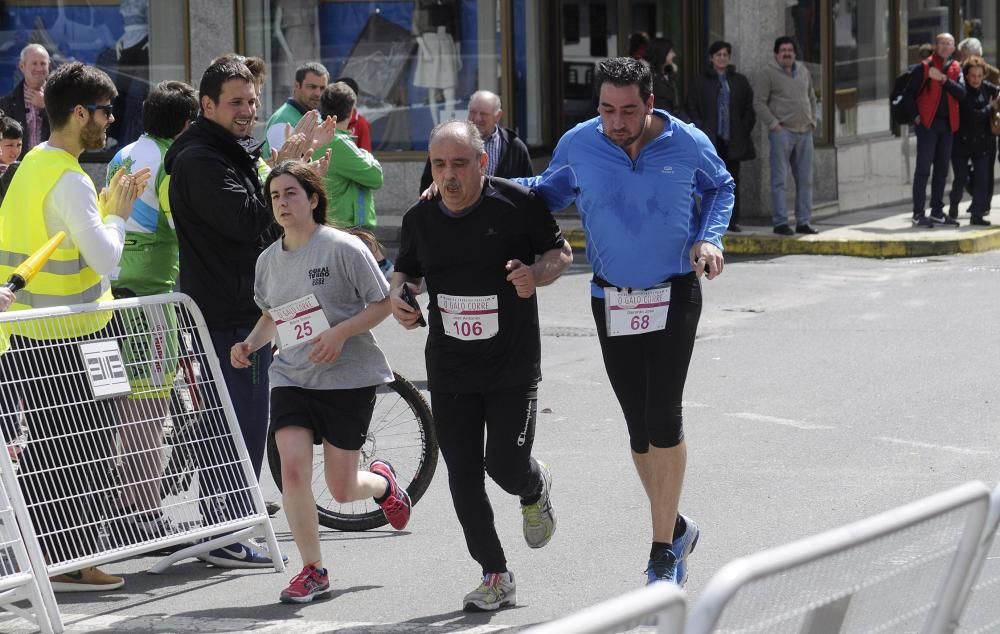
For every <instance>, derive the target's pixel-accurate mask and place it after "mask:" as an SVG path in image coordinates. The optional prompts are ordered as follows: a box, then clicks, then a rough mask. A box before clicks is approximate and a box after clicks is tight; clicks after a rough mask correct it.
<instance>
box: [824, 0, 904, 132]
mask: <svg viewBox="0 0 1000 634" xmlns="http://www.w3.org/2000/svg"><path fill="white" fill-rule="evenodd" d="M832 10H833V30H834V42H835V45H834V46H835V48H834V63H833V81H834V96H833V101H834V118H835V120H834V136H835V137H836V138H837V139H838V140H840V139H845V138H849V137H854V136H858V135H865V134H872V133H880V132H888V131H889V90H890V89H891V86H892V74H891V70H892V69H891V68H890V65H889V45H890V40H889V37H890V36H889V0H864V1H862V0H840V1H839V2H834V3H832Z"/></svg>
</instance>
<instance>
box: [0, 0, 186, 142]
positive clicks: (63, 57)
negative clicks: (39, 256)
mask: <svg viewBox="0 0 1000 634" xmlns="http://www.w3.org/2000/svg"><path fill="white" fill-rule="evenodd" d="M178 5H183V6H186V4H185V3H183V2H178V1H177V0H89V1H86V0H49V1H39V0H7V1H6V2H3V3H2V4H0V95H8V94H10V93H11V92H12V91H14V90H16V89H17V87H18V85H19V84H20V82H21V79H22V75H21V72H20V70H19V69H18V63H19V58H20V53H21V50H22V49H23V48H24V47H25V46H26V45H28V44H40V45H41V46H44V47H45V49H46V51H48V53H49V58H50V60H51V62H50V70H52V69H55V68H56V67H57V66H59V65H60V64H64V63H66V62H72V61H81V62H85V63H88V64H96V65H97V66H99V67H100V68H102V69H103V70H104V71H105V72H107V73H108V74H109V75H110V76H111V78H112V79H113V80H114V82H115V86H116V87H117V88H118V98H117V99H116V100H115V102H114V112H115V123H114V124H112V126H111V129H110V130H109V131H108V145H107V147H106V148H105V149H104V151H102V152H91V153H88V154H87V155H85V156H84V157H83V159H84V160H100V159H110V158H111V155H112V154H114V152H115V151H117V148H118V147H120V146H122V145H125V144H128V143H131V142H132V141H135V140H136V138H138V136H139V135H140V134H141V133H142V102H143V100H144V99H145V97H146V94H147V93H148V92H149V86H150V84H152V83H156V82H159V81H162V80H165V79H182V78H184V77H185V75H186V74H187V73H186V67H185V66H186V65H185V62H184V59H185V45H184V43H185V41H186V23H185V18H184V15H185V13H186V12H181V11H177V7H178ZM179 43H180V44H179Z"/></svg>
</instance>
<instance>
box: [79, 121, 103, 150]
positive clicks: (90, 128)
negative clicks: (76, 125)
mask: <svg viewBox="0 0 1000 634" xmlns="http://www.w3.org/2000/svg"><path fill="white" fill-rule="evenodd" d="M106 130H107V128H106V126H103V125H100V124H98V123H97V122H96V121H94V120H93V119H91V120H90V121H88V122H87V125H85V126H83V130H80V143H81V144H82V145H83V149H85V150H91V151H93V150H103V149H104V145H105V143H106V142H107V136H106Z"/></svg>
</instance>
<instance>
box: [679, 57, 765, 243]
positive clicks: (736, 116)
mask: <svg viewBox="0 0 1000 634" xmlns="http://www.w3.org/2000/svg"><path fill="white" fill-rule="evenodd" d="M732 54H733V45H732V44H730V43H729V42H723V41H718V42H712V45H711V46H709V47H708V68H706V69H705V71H704V72H703V73H701V74H700V75H698V76H696V77H695V78H694V85H693V86H692V87H691V92H690V93H689V94H688V105H687V114H688V116H689V117H691V123H693V124H695V125H696V126H698V129H700V130H701V131H702V132H704V133H705V135H706V136H708V138H709V140H710V141H712V144H713V145H714V146H715V151H716V152H717V153H718V155H719V158H721V159H722V160H723V161H724V162H725V163H726V169H727V170H729V173H730V174H731V175H732V176H733V181H734V183H735V185H734V188H735V189H734V193H735V195H736V201H735V202H734V203H733V215H732V216H731V217H730V218H729V231H735V232H739V231H742V228H741V227H740V193H739V189H740V163H741V162H743V161H749V160H752V159H755V158H757V150H756V149H755V148H754V145H753V139H752V138H751V136H750V133H751V131H752V130H753V127H754V126H755V125H756V124H757V114H756V113H755V112H754V109H753V88H751V87H750V82H749V81H748V80H747V78H746V77H744V76H743V75H741V74H739V73H737V72H736V67H735V66H732V65H731V64H730V63H729V60H730V59H731V58H732Z"/></svg>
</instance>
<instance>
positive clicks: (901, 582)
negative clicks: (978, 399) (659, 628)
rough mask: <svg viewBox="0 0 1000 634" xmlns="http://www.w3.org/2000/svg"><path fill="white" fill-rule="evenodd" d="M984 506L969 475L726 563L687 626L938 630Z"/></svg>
mask: <svg viewBox="0 0 1000 634" xmlns="http://www.w3.org/2000/svg"><path fill="white" fill-rule="evenodd" d="M988 509H989V489H987V488H986V486H985V485H983V484H982V483H979V482H970V483H968V484H964V485H962V486H960V487H957V488H954V489H951V490H949V491H945V492H943V493H940V494H937V495H934V496H931V497H929V498H926V499H923V500H919V501H917V502H914V503H911V504H908V505H906V506H903V507H900V508H897V509H893V510H891V511H888V512H886V513H882V514H880V515H877V516H875V517H871V518H868V519H865V520H861V521H859V522H856V523H854V524H849V525H847V526H844V527H841V528H837V529H834V530H832V531H828V532H826V533H822V534H820V535H816V536H814V537H809V538H807V539H803V540H800V541H797V542H794V543H791V544H788V545H786V546H781V547H778V548H774V549H772V550H768V551H765V552H762V553H757V554H755V555H751V556H749V557H744V558H741V559H737V560H735V561H732V562H730V563H729V564H727V565H725V566H724V567H723V568H722V569H721V570H720V571H719V572H718V573H717V574H716V575H715V576H714V577H713V578H712V579H711V581H709V583H708V585H707V586H706V588H705V590H704V592H703V593H702V595H701V597H700V600H699V603H698V605H697V606H696V607H695V609H694V610H693V611H692V613H691V618H690V620H689V622H688V628H687V632H688V633H689V634H702V633H707V632H713V631H724V632H768V633H779V632H794V633H795V634H806V633H813V634H819V633H823V634H829V633H836V632H890V631H891V632H896V631H900V632H943V631H945V629H946V627H947V623H948V622H949V621H950V619H951V616H952V614H953V611H954V609H955V605H956V603H957V601H958V598H959V595H960V592H961V589H962V586H963V584H964V582H965V579H966V577H967V575H968V573H969V570H970V568H971V565H972V563H973V560H974V557H975V554H976V550H977V547H978V544H979V540H980V536H981V535H982V531H983V528H984V526H985V522H986V515H987V512H988Z"/></svg>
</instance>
